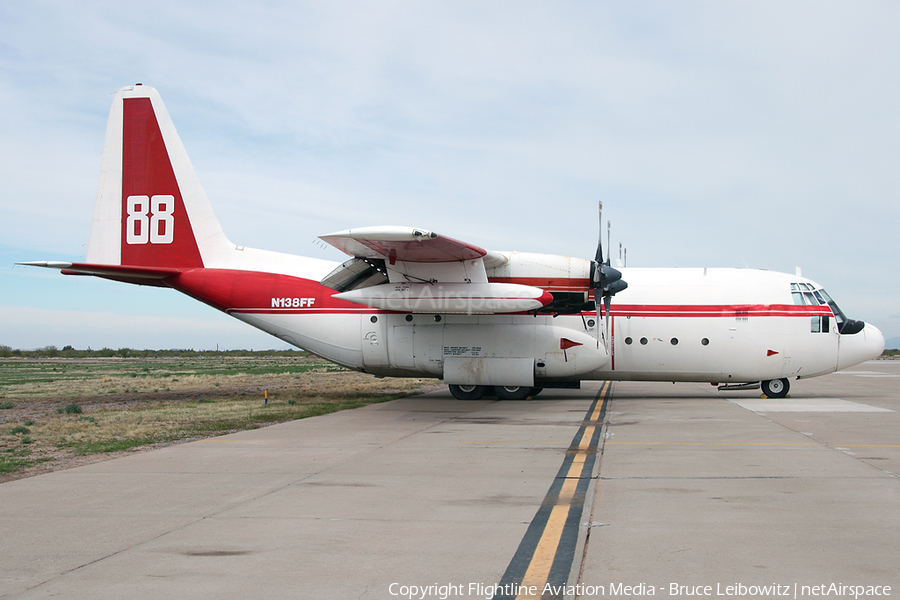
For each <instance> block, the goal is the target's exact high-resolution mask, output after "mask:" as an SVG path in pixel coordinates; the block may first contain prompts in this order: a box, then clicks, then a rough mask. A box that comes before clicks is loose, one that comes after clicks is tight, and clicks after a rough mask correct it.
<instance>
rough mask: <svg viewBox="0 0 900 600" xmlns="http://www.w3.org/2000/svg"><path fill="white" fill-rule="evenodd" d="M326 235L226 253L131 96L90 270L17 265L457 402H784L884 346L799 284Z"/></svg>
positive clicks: (169, 141) (181, 158) (749, 275)
mask: <svg viewBox="0 0 900 600" xmlns="http://www.w3.org/2000/svg"><path fill="white" fill-rule="evenodd" d="M322 239H323V240H325V241H326V242H328V243H329V244H331V245H332V246H334V247H336V248H338V249H339V250H341V251H343V252H344V253H346V254H347V255H349V256H350V259H349V260H347V261H346V262H344V263H343V264H338V263H334V262H330V261H325V260H320V259H315V258H307V257H302V256H294V255H289V254H282V253H276V252H269V251H264V250H255V249H252V248H245V247H243V246H237V245H235V244H233V243H231V242H230V241H228V238H226V237H225V234H224V232H223V231H222V228H221V226H220V225H219V222H218V220H217V219H216V217H215V215H214V213H213V210H212V207H211V206H210V204H209V201H208V200H207V198H206V194H205V193H204V192H203V189H202V188H201V186H200V183H199V181H198V179H197V176H196V174H195V172H194V169H193V167H192V166H191V163H190V160H189V159H188V156H187V153H186V152H185V149H184V147H183V145H182V143H181V140H180V138H179V136H178V133H177V132H176V130H175V127H174V125H173V123H172V120H171V119H170V117H169V114H168V112H167V111H166V108H165V106H164V105H163V103H162V100H161V99H160V96H159V94H158V93H157V91H156V90H154V89H153V88H151V87H148V86H144V85H140V84H137V85H134V86H129V87H126V88H123V89H121V90H119V92H118V93H117V94H116V96H115V99H114V100H113V105H112V109H111V111H110V115H109V122H108V126H107V133H106V141H105V144H104V149H103V159H102V166H101V174H100V184H99V189H98V192H97V199H96V203H95V208H94V218H93V224H92V228H91V235H90V242H89V244H88V249H87V256H86V260H85V262H83V263H69V262H49V261H42V262H31V263H23V264H28V265H33V266H42V267H50V268H55V269H60V270H61V271H62V272H63V273H65V274H67V275H94V276H97V277H102V278H105V279H112V280H115V281H121V282H126V283H133V284H139V285H152V286H160V287H169V288H173V289H175V290H178V291H179V292H182V293H184V294H187V295H188V296H191V297H193V298H195V299H197V300H200V301H201V302H205V303H206V304H208V305H210V306H212V307H214V308H217V309H219V310H221V311H224V312H225V313H227V314H229V315H231V316H233V317H235V318H237V319H240V320H241V321H244V322H246V323H248V324H250V325H252V326H254V327H257V328H259V329H261V330H263V331H265V332H267V333H270V334H272V335H274V336H276V337H278V338H280V339H281V340H284V341H285V342H288V343H290V344H292V345H294V346H297V347H299V348H303V349H305V350H308V351H310V352H312V353H314V354H316V355H318V356H320V357H322V358H325V359H327V360H329V361H332V362H335V363H337V364H340V365H343V366H345V367H349V368H351V369H356V370H359V371H363V372H366V373H371V374H373V375H376V376H394V377H422V376H425V377H438V378H441V379H443V380H444V382H445V383H447V384H449V386H450V391H451V393H452V394H453V395H454V396H455V397H456V398H459V399H477V398H480V397H482V396H484V395H485V394H491V395H496V396H498V397H499V398H503V399H517V398H524V397H526V396H528V395H529V394H531V395H534V394H536V393H538V392H539V391H540V390H541V389H543V388H548V387H558V388H559V387H578V386H579V385H580V382H581V381H583V380H645V381H647V380H652V381H673V382H675V381H693V382H710V383H713V384H719V385H720V386H721V387H723V388H726V389H735V388H749V387H758V386H760V385H761V387H762V390H763V392H764V393H765V394H766V395H767V396H770V397H783V396H785V395H786V394H787V392H788V389H789V380H790V379H792V378H805V377H815V376H817V375H824V374H826V373H832V372H834V371H836V370H839V369H843V368H846V367H849V366H852V365H855V364H858V363H861V362H863V361H866V360H869V359H872V358H876V357H877V356H879V355H880V354H881V352H882V351H883V350H884V336H883V335H882V334H881V332H880V331H879V330H878V329H877V328H876V327H874V326H872V325H871V324H868V323H863V322H861V321H855V320H850V319H847V318H846V317H845V316H844V314H843V313H842V312H841V310H840V309H839V308H838V306H837V304H835V302H834V301H833V300H832V299H831V298H830V297H829V296H828V294H826V293H825V290H823V289H822V287H821V286H820V285H818V284H816V283H814V282H812V281H810V280H809V279H805V278H803V277H800V276H799V275H789V274H784V273H776V272H769V271H761V270H751V269H720V268H716V269H712V268H710V269H706V268H700V269H685V268H664V269H658V268H625V267H622V268H620V269H617V268H614V267H612V266H611V264H610V260H609V257H608V256H607V258H606V260H605V261H604V259H603V250H602V245H601V244H599V243H598V248H597V253H596V256H595V257H594V260H589V259H583V258H574V257H568V256H555V255H547V254H529V253H523V252H495V251H488V250H485V249H483V248H479V247H478V246H475V245H472V244H468V243H466V242H462V241H459V240H455V239H452V238H449V237H446V236H443V235H440V234H437V233H434V232H432V231H428V230H425V229H418V228H411V227H365V228H360V229H348V230H346V231H340V232H337V233H332V234H329V235H324V236H322ZM614 297H615V302H613V301H612V300H613V298H614Z"/></svg>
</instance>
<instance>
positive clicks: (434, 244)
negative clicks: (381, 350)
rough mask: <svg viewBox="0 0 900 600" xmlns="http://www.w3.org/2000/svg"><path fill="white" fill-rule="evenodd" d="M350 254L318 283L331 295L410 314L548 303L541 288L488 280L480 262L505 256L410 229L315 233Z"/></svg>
mask: <svg viewBox="0 0 900 600" xmlns="http://www.w3.org/2000/svg"><path fill="white" fill-rule="evenodd" d="M321 239H322V240H324V241H326V242H328V243H329V244H331V245H332V246H334V247H335V248H337V249H339V250H341V251H342V252H345V253H346V254H349V255H350V256H352V257H353V258H352V259H350V260H349V261H347V262H345V263H344V264H343V265H341V266H340V267H338V268H337V269H335V270H334V271H332V272H331V273H330V274H329V275H328V276H326V277H325V279H323V280H322V281H321V283H322V285H325V286H326V287H330V288H332V289H334V290H335V291H337V292H339V293H338V294H336V295H335V296H334V297H335V298H340V299H342V300H348V301H350V302H355V303H357V304H363V305H366V306H371V307H373V308H378V309H382V310H391V311H398V312H411V313H463V314H499V313H515V312H526V311H530V310H537V309H539V308H541V307H543V306H545V305H547V304H548V303H550V302H552V300H553V295H552V294H551V293H550V292H547V291H545V290H543V289H540V288H536V287H532V286H525V285H518V284H512V283H492V282H489V281H488V278H487V273H486V271H485V262H487V263H488V264H490V265H498V264H502V263H503V262H505V261H506V260H507V259H506V257H505V256H503V255H502V254H499V253H491V252H488V251H487V250H485V249H484V248H479V247H478V246H475V245H473V244H468V243H466V242H461V241H459V240H455V239H453V238H451V237H447V236H444V235H440V234H437V233H434V232H433V231H427V230H424V229H416V228H412V227H365V228H361V229H348V230H347V231H340V232H337V233H332V234H329V235H323V236H321ZM385 271H386V272H385Z"/></svg>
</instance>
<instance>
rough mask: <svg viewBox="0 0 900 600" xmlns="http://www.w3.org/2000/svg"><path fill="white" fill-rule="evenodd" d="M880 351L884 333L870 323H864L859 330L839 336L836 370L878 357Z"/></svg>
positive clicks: (882, 345) (881, 350)
mask: <svg viewBox="0 0 900 600" xmlns="http://www.w3.org/2000/svg"><path fill="white" fill-rule="evenodd" d="M882 352H884V334H883V333H881V331H880V330H879V329H878V328H877V327H875V326H874V325H872V324H871V323H866V324H865V325H864V326H863V328H862V329H861V330H860V331H858V332H856V333H851V334H842V335H841V336H840V349H839V350H838V370H841V369H846V368H847V367H852V366H853V365H858V364H859V363H861V362H865V361H867V360H872V359H874V358H878V357H879V356H881V353H882Z"/></svg>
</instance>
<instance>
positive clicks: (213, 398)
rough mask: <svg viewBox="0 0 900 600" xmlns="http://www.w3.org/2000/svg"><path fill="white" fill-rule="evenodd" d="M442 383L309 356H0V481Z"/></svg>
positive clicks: (352, 405) (358, 405)
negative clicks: (366, 371) (361, 370)
mask: <svg viewBox="0 0 900 600" xmlns="http://www.w3.org/2000/svg"><path fill="white" fill-rule="evenodd" d="M438 383H439V382H438V381H436V380H431V379H392V378H385V379H376V378H374V377H372V376H370V375H365V374H361V373H356V372H354V371H349V370H346V369H343V368H341V367H338V366H335V365H332V364H330V363H327V362H325V361H322V360H320V359H316V358H306V357H303V358H294V357H290V358H285V357H265V358H254V357H215V358H128V359H122V358H91V359H39V360H36V359H0V481H6V480H9V479H15V478H18V477H22V476H28V475H32V474H36V473H41V472H45V471H49V470H55V469H59V468H66V467H69V466H74V465H77V464H82V463H84V462H91V461H93V460H96V459H97V457H98V455H104V456H105V455H110V454H112V453H120V452H127V451H134V450H135V449H139V448H148V447H154V446H157V445H160V444H170V443H173V442H178V441H183V440H190V439H197V438H202V437H209V436H213V435H220V434H223V433H228V432H231V431H237V430H242V429H249V428H255V427H260V426H263V425H266V424H270V423H276V422H283V421H289V420H292V419H301V418H304V417H309V416H313V415H321V414H325V413H329V412H334V411H337V410H343V409H348V408H356V407H360V406H365V405H367V404H372V403H376V402H384V401H386V400H392V399H394V398H399V397H403V396H407V395H410V394H413V393H416V392H418V391H421V390H425V389H429V388H431V387H433V386H435V385H437V384H438ZM266 396H267V398H268V399H267V400H266Z"/></svg>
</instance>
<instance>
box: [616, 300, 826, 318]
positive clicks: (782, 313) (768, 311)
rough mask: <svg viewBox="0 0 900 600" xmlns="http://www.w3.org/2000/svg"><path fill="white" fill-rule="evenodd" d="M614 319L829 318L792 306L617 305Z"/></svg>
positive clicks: (814, 310)
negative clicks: (819, 316)
mask: <svg viewBox="0 0 900 600" xmlns="http://www.w3.org/2000/svg"><path fill="white" fill-rule="evenodd" d="M610 314H611V315H612V316H614V317H707V318H708V317H811V316H814V315H830V314H832V313H831V309H830V308H829V307H827V306H810V305H800V306H797V305H794V304H653V305H649V304H616V303H613V305H612V307H611V308H610Z"/></svg>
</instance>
